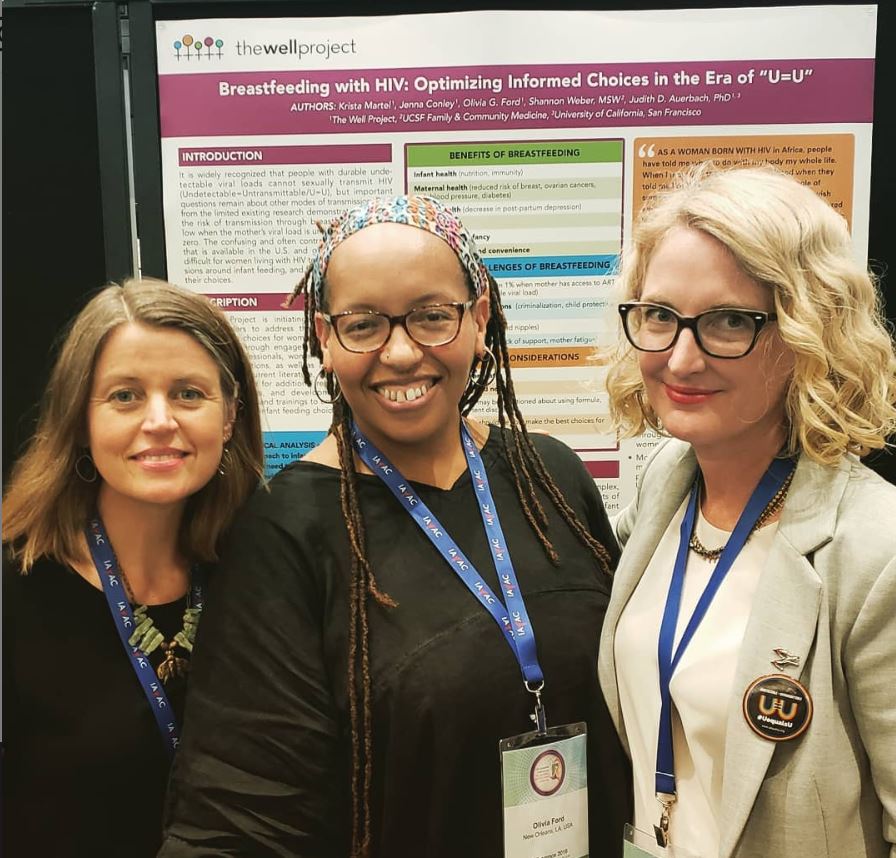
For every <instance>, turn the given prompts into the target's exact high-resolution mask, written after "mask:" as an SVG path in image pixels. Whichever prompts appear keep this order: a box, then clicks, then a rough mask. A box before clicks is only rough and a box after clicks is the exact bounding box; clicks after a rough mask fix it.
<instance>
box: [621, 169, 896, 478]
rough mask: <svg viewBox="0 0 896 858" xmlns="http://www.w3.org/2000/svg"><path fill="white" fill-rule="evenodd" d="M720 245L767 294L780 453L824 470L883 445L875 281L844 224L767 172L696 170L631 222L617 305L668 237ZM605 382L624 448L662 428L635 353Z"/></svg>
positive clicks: (891, 420)
mask: <svg viewBox="0 0 896 858" xmlns="http://www.w3.org/2000/svg"><path fill="white" fill-rule="evenodd" d="M681 226H685V227H689V228H691V229H698V230H700V231H701V232H705V233H706V234H707V235H710V236H712V237H713V238H715V239H717V240H718V241H720V242H721V243H722V244H723V245H724V246H725V247H726V248H727V249H728V251H729V252H730V253H731V255H732V256H733V257H734V259H735V261H736V262H737V264H738V265H739V266H740V268H741V269H742V270H743V271H744V272H745V273H746V274H747V275H748V276H750V277H751V278H752V279H754V280H756V281H757V282H758V283H761V284H763V285H765V286H767V287H768V288H769V289H771V290H772V292H773V294H774V302H775V311H776V312H777V314H778V329H779V332H780V336H781V339H782V341H783V342H784V344H785V345H786V346H787V347H788V348H789V349H790V350H791V352H792V353H793V356H794V369H793V374H792V377H791V380H790V383H789V385H788V389H787V392H786V399H785V412H786V417H787V421H788V449H789V451H790V452H791V453H795V452H797V451H802V452H804V453H805V454H806V455H807V456H809V457H810V458H811V459H814V460H815V461H817V462H820V463H822V464H827V465H833V464H835V463H837V462H838V461H839V460H840V459H841V458H842V457H843V455H845V454H846V453H848V452H852V453H856V454H858V455H865V454H866V453H868V452H870V451H871V450H876V449H881V448H883V447H884V446H886V438H887V436H888V435H889V434H891V433H892V432H893V431H894V430H896V354H894V347H893V340H892V339H891V337H890V334H889V331H888V327H887V323H886V322H885V320H884V317H883V313H882V309H881V300H880V293H879V291H878V288H877V284H876V282H875V279H874V278H873V276H872V275H870V274H869V272H868V271H867V270H866V269H865V268H864V267H863V266H862V265H860V264H859V263H858V262H857V261H856V259H855V257H854V255H853V247H852V241H851V238H850V235H849V230H848V229H847V225H846V221H845V220H844V219H843V217H841V216H840V215H839V214H837V213H836V212H835V211H834V209H832V208H831V207H830V206H829V205H828V204H827V203H825V202H824V201H823V200H822V199H821V198H820V197H819V196H818V195H817V194H816V193H815V192H814V191H812V190H810V189H809V188H806V187H803V186H802V185H801V184H800V183H799V182H797V181H796V179H794V178H792V177H791V176H789V175H788V174H786V173H782V172H781V171H779V170H777V169H775V168H773V167H770V166H762V167H737V168H733V169H728V170H721V169H718V168H716V167H715V166H714V165H713V164H712V163H711V162H707V163H704V164H700V165H698V166H696V167H694V168H692V169H690V170H688V171H687V172H685V173H682V174H680V175H679V177H678V178H677V180H676V182H675V183H674V185H673V186H672V187H670V188H668V189H666V190H663V191H661V192H659V193H658V194H656V195H655V196H654V197H653V198H652V199H651V200H650V202H649V203H648V205H647V207H646V208H645V209H644V210H643V211H642V212H641V214H640V216H639V218H638V221H637V223H636V225H635V227H634V230H633V236H632V243H631V246H630V248H629V249H628V250H627V251H626V254H625V255H624V257H623V266H622V290H623V293H624V298H623V300H625V301H632V300H637V299H638V298H639V297H640V295H641V290H642V287H643V285H644V278H645V276H646V273H647V267H648V265H649V263H650V260H651V258H652V256H653V253H654V252H655V250H656V249H657V247H658V246H659V244H660V242H661V241H662V240H663V239H664V238H665V237H666V235H667V234H668V233H669V231H670V230H672V229H674V228H676V227H681ZM621 340H622V341H623V344H622V345H620V348H619V353H618V355H617V356H616V357H617V359H616V361H615V363H614V365H613V367H612V369H611V370H610V373H609V375H608V378H607V389H608V392H609V394H610V411H611V414H612V416H613V419H614V421H615V423H616V426H617V428H618V429H619V430H620V433H621V434H622V436H623V437H630V436H632V435H637V434H639V433H641V432H643V431H644V430H645V429H646V428H647V427H648V426H650V427H652V428H654V429H658V428H659V429H661V427H660V425H659V421H658V418H657V415H656V412H655V411H654V410H653V408H652V407H651V406H650V404H649V402H648V401H647V398H646V396H645V388H644V382H643V380H642V378H641V373H640V371H639V369H638V362H637V358H636V353H635V351H634V349H633V348H632V347H631V346H630V345H628V343H625V342H624V338H621Z"/></svg>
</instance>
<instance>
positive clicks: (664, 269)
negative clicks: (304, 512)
mask: <svg viewBox="0 0 896 858" xmlns="http://www.w3.org/2000/svg"><path fill="white" fill-rule="evenodd" d="M638 300H640V301H648V302H651V303H654V304H662V305H664V306H667V307H670V308H672V309H673V310H675V311H676V312H678V313H679V314H680V315H683V316H696V315H697V314H698V313H702V312H704V311H705V310H709V309H713V308H721V307H726V308H739V309H749V310H761V311H765V312H772V311H774V309H775V308H774V300H773V295H772V292H771V290H770V289H769V288H768V287H766V286H763V285H762V284H760V283H757V282H756V281H755V280H753V279H751V278H750V277H749V276H747V275H746V274H745V273H744V272H743V271H742V270H741V269H740V268H739V267H738V265H737V263H736V261H735V259H734V257H733V256H732V255H731V253H730V252H729V251H728V250H727V248H725V247H724V245H722V244H721V243H720V242H719V241H717V240H716V239H715V238H713V237H712V236H710V235H707V234H706V233H704V232H701V231H699V230H696V229H689V228H686V227H676V228H675V229H673V230H672V231H671V232H669V233H668V235H667V236H666V237H665V238H664V239H663V240H662V241H661V242H660V244H659V245H658V246H657V248H656V250H655V251H654V253H653V256H652V257H651V258H650V263H649V265H648V267H647V272H646V274H645V277H644V284H643V288H642V290H641V295H640V296H639V297H638ZM637 355H638V364H639V366H640V369H641V375H642V377H643V379H644V386H645V389H646V391H647V397H648V399H649V401H650V404H651V405H652V406H653V409H654V410H655V411H656V414H657V416H658V417H659V419H660V420H661V421H662V424H663V428H664V429H665V430H666V431H667V432H669V433H670V434H671V435H673V436H674V437H676V438H680V439H682V440H684V441H688V442H690V444H691V445H692V446H693V447H694V449H695V450H696V452H697V454H698V456H699V455H700V454H701V452H702V453H710V452H715V453H721V454H722V455H738V456H739V455H747V454H749V455H762V456H764V455H774V454H775V453H776V452H777V450H778V449H779V448H780V447H781V445H782V443H783V442H784V438H785V430H784V398H785V393H786V390H787V385H788V382H789V380H790V376H791V373H792V370H793V357H792V354H791V352H790V351H789V349H787V347H786V346H785V345H784V344H783V343H782V341H781V339H780V335H779V334H778V330H777V326H776V325H775V324H774V323H769V324H768V325H766V327H765V328H764V329H763V330H762V331H761V333H760V335H759V339H758V341H757V343H756V347H755V348H754V349H753V351H751V352H750V353H749V354H748V355H746V356H745V357H741V358H737V359H734V360H725V359H721V358H713V357H709V356H708V355H707V354H705V353H704V352H702V351H701V350H700V348H699V347H698V346H697V343H696V341H695V340H694V336H693V334H692V332H691V331H688V330H683V331H682V332H681V333H680V335H679V337H678V341H677V342H676V344H675V345H674V346H673V347H672V348H671V349H669V350H668V351H665V352H657V353H647V352H638V353H637Z"/></svg>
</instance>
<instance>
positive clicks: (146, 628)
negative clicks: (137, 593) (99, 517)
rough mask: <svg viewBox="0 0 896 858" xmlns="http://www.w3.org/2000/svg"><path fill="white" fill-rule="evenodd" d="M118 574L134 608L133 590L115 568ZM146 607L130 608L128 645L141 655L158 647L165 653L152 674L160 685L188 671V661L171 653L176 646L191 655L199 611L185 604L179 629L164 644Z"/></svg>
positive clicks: (147, 653)
mask: <svg viewBox="0 0 896 858" xmlns="http://www.w3.org/2000/svg"><path fill="white" fill-rule="evenodd" d="M119 572H121V580H122V582H123V583H124V589H125V592H126V593H127V596H128V599H129V600H130V602H131V604H132V605H136V603H137V600H136V599H135V598H134V591H133V590H132V589H131V584H130V582H129V581H128V578H127V575H125V573H124V569H122V568H121V567H119ZM148 611H149V608H148V606H146V605H136V607H135V608H134V623H135V625H136V627H135V629H134V633H133V634H132V635H131V636H130V637H129V638H128V643H129V644H130V645H131V646H135V647H137V648H138V649H139V650H140V651H141V652H142V653H143V654H144V655H147V656H148V655H150V654H151V653H153V652H155V650H156V649H158V648H159V647H161V649H162V652H164V653H165V659H164V661H163V662H162V663H161V664H160V665H159V668H158V670H157V671H156V673H157V675H158V677H159V679H160V680H161V681H162V682H163V683H167V682H168V680H169V679H171V677H175V678H178V677H182V676H186V675H187V671H188V670H189V669H190V662H189V661H188V660H187V659H186V658H182V657H180V656H177V655H175V654H174V649H175V647H177V646H180V647H182V648H183V649H185V650H186V651H187V652H188V653H192V652H193V641H194V640H195V639H196V628H197V626H198V625H199V615H200V614H201V613H202V608H194V607H191V606H190V604H189V601H188V603H187V608H186V610H185V611H184V624H183V628H182V629H181V630H180V631H179V632H178V633H177V634H176V635H175V636H174V637H173V638H172V639H171V640H170V641H168V642H167V643H166V642H165V636H164V635H163V634H162V633H161V632H160V631H159V630H158V629H157V628H156V624H155V622H154V621H153V619H152V617H150V616H149V613H148Z"/></svg>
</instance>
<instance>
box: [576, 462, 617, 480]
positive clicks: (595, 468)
mask: <svg viewBox="0 0 896 858" xmlns="http://www.w3.org/2000/svg"><path fill="white" fill-rule="evenodd" d="M583 464H584V465H585V468H586V469H587V471H588V473H589V474H591V476H592V477H594V478H595V479H601V478H603V479H613V480H618V479H619V462H594V461H588V460H586V461H585V462H583Z"/></svg>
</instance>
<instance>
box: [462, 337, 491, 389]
mask: <svg viewBox="0 0 896 858" xmlns="http://www.w3.org/2000/svg"><path fill="white" fill-rule="evenodd" d="M476 359H477V360H478V361H479V367H478V368H477V369H478V371H477V369H473V370H471V371H470V378H469V379H468V381H467V386H469V385H471V384H472V385H473V387H481V388H482V389H483V390H486V389H488V386H489V385H490V384H491V383H492V382H493V381H494V380H495V372H496V371H497V368H498V362H497V361H496V360H495V354H494V352H493V351H492V350H491V349H490V348H489V347H488V346H486V347H485V353H484V354H483V355H482V356H479V355H477V356H476ZM477 376H478V378H477Z"/></svg>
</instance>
